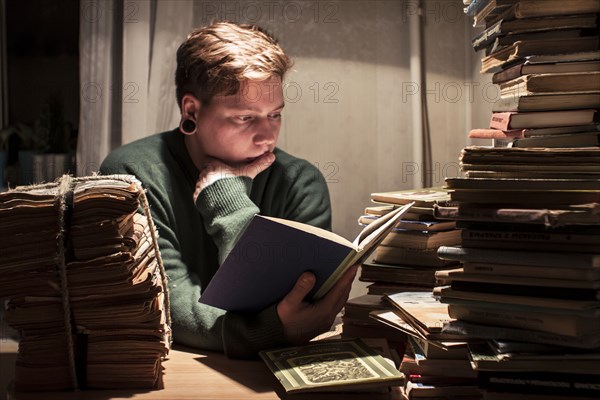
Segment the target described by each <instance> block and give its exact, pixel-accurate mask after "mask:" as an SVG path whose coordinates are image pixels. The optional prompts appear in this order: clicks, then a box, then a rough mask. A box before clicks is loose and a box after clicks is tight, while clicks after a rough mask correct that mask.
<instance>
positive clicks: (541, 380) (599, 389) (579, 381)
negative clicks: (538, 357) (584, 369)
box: [477, 371, 600, 398]
mask: <svg viewBox="0 0 600 400" xmlns="http://www.w3.org/2000/svg"><path fill="white" fill-rule="evenodd" d="M477 378H478V381H479V386H480V387H481V388H484V389H486V390H490V391H493V392H516V393H532V394H533V393H540V394H553V395H568V396H596V397H595V398H600V384H598V382H599V380H600V376H599V375H593V374H589V375H588V374H566V373H556V372H530V371H519V372H502V371H479V373H478V375H477Z"/></svg>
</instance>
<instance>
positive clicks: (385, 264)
mask: <svg viewBox="0 0 600 400" xmlns="http://www.w3.org/2000/svg"><path fill="white" fill-rule="evenodd" d="M371 200H372V201H373V202H374V203H376V205H373V206H369V207H366V208H365V212H364V215H362V216H361V217H360V218H359V224H360V225H362V226H367V225H369V224H370V223H372V222H373V221H376V220H377V219H378V218H380V217H381V216H382V215H385V214H387V213H388V212H390V211H391V210H394V209H395V208H398V207H401V206H403V205H405V204H409V203H413V202H414V205H413V206H412V207H411V208H410V210H409V211H408V213H406V214H405V215H404V216H403V217H402V221H401V222H400V223H399V224H398V225H396V227H394V229H393V230H392V232H391V233H389V234H388V235H387V236H386V238H385V239H384V240H383V241H382V242H381V244H380V245H379V246H378V247H377V248H376V250H375V253H374V256H373V257H371V258H370V259H368V260H367V261H366V262H364V263H363V264H362V268H361V272H360V277H359V279H360V280H361V281H363V282H369V283H370V285H369V286H368V294H366V295H363V296H359V297H355V298H352V299H350V300H348V302H347V303H346V306H345V308H344V315H343V317H342V321H343V335H344V336H345V337H363V338H365V337H369V338H370V337H385V338H387V339H388V340H389V341H390V342H391V343H392V344H396V345H397V348H399V349H400V350H401V351H402V349H403V348H404V347H403V343H405V342H406V335H405V334H404V333H403V332H400V331H398V330H396V329H394V328H391V327H387V326H384V325H381V324H380V323H378V322H377V321H375V320H374V319H372V318H370V316H369V313H370V312H372V311H377V310H386V309H390V308H391V306H390V305H389V304H388V303H387V302H386V301H385V299H384V298H383V297H382V296H383V295H384V294H385V293H397V292H402V291H424V292H429V293H431V290H432V289H433V287H434V286H435V279H436V278H435V272H436V271H438V270H440V269H444V268H446V269H448V268H452V265H456V263H455V262H453V261H446V260H442V259H440V258H439V257H438V256H437V249H438V247H440V246H442V245H454V244H459V243H460V231H459V230H457V229H456V227H455V224H454V222H452V221H447V220H445V221H440V220H437V219H436V218H435V217H434V216H433V205H434V204H442V205H448V204H449V195H448V192H447V190H445V189H442V188H426V189H418V190H401V191H394V192H382V193H372V194H371Z"/></svg>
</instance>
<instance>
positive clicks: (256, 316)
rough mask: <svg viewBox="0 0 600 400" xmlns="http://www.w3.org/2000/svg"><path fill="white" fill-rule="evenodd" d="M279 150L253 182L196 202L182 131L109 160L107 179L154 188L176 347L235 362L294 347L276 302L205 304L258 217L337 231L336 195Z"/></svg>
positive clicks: (210, 190)
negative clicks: (120, 177)
mask: <svg viewBox="0 0 600 400" xmlns="http://www.w3.org/2000/svg"><path fill="white" fill-rule="evenodd" d="M274 153H275V155H276V157H277V158H276V161H275V162H274V163H273V164H272V165H271V166H270V167H269V168H268V169H267V170H265V171H263V172H262V173H261V174H259V175H258V176H257V177H256V178H255V179H254V180H252V179H250V178H248V177H235V178H226V179H221V180H219V181H217V182H215V183H213V184H212V185H210V186H208V187H207V188H205V189H204V190H203V191H202V192H201V193H200V195H199V197H198V199H197V202H196V204H194V202H193V193H194V189H195V185H196V180H197V178H198V176H199V171H198V169H197V168H196V167H195V166H194V164H193V162H192V160H191V158H190V156H189V154H188V152H187V149H186V147H185V143H184V138H183V135H182V134H181V133H180V132H179V131H178V130H177V129H176V130H173V131H170V132H164V133H160V134H157V135H153V136H150V137H147V138H144V139H141V140H138V141H136V142H133V143H130V144H127V145H125V146H122V147H120V148H119V149H117V150H115V151H113V152H112V153H111V154H110V155H109V156H108V157H107V158H106V159H105V160H104V162H103V163H102V165H101V167H100V172H101V173H102V174H131V175H135V176H136V177H137V178H138V179H139V180H140V181H141V182H142V184H143V186H144V188H145V189H146V190H147V197H148V201H149V203H150V209H151V212H152V217H153V219H154V223H155V224H156V226H157V228H158V233H159V239H158V244H159V247H160V251H161V255H162V259H163V262H164V265H165V269H166V272H167V275H168V277H169V295H170V302H171V317H172V329H173V337H174V340H175V342H178V343H181V344H184V345H188V346H192V347H198V348H203V349H208V350H215V351H222V352H225V353H226V354H227V355H228V356H230V357H254V356H256V354H257V353H258V351H259V350H262V349H265V348H269V347H278V346H285V345H288V343H287V342H286V340H285V337H284V334H283V327H282V325H281V322H280V320H279V318H278V316H277V312H276V305H273V306H271V307H268V308H267V309H265V310H263V311H261V312H259V313H234V312H225V311H223V310H220V309H217V308H214V307H210V306H207V305H204V304H200V303H199V302H198V299H199V298H200V295H201V293H202V289H203V288H205V287H206V285H207V284H208V282H209V281H210V280H211V278H212V276H213V275H214V273H215V271H216V270H217V268H218V267H219V265H220V261H222V260H220V258H221V257H222V255H224V254H227V252H228V251H229V250H230V249H231V247H232V245H233V243H234V241H235V238H236V237H237V235H238V234H239V233H240V232H241V230H242V229H243V228H244V226H245V225H246V223H247V222H248V221H249V220H250V219H251V218H252V217H253V216H254V215H255V214H257V213H259V214H261V215H267V216H274V217H280V218H286V219H291V220H296V221H300V222H305V223H308V224H312V225H315V226H319V227H322V228H325V229H331V208H330V201H329V193H328V190H327V185H326V182H325V179H324V178H323V176H322V174H321V173H320V172H319V170H318V169H317V168H315V167H314V166H313V165H311V164H309V163H308V162H307V161H305V160H301V159H298V158H295V157H293V156H291V155H289V154H287V153H285V152H284V151H282V150H279V149H275V151H274ZM282 267H285V266H282ZM309 268H310V266H307V269H309Z"/></svg>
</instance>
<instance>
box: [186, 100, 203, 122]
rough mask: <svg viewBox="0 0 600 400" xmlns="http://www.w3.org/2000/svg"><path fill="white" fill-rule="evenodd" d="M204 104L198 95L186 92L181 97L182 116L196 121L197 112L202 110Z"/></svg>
mask: <svg viewBox="0 0 600 400" xmlns="http://www.w3.org/2000/svg"><path fill="white" fill-rule="evenodd" d="M201 106H202V104H201V103H200V100H198V98H196V96H194V95H192V94H189V93H188V94H185V95H184V96H183V98H182V99H181V118H182V119H189V120H192V121H194V122H196V113H197V112H198V110H200V107H201Z"/></svg>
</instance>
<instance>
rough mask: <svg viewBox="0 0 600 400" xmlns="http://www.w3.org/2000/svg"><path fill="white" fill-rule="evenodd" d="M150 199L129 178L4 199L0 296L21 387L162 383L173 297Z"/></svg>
mask: <svg viewBox="0 0 600 400" xmlns="http://www.w3.org/2000/svg"><path fill="white" fill-rule="evenodd" d="M144 196H145V195H144V193H143V190H142V188H141V185H140V184H139V182H138V181H136V180H135V178H133V177H131V176H110V177H99V176H95V177H88V178H71V177H70V176H63V177H62V178H61V179H60V180H59V181H57V182H56V183H51V184H46V185H37V186H30V187H20V188H17V189H14V190H10V191H8V192H5V193H2V194H0V232H1V233H0V237H1V240H0V250H1V252H2V258H1V259H0V298H4V299H9V300H8V302H7V310H6V315H5V318H6V321H7V323H8V324H9V325H10V326H12V327H13V328H14V329H16V330H17V331H18V332H19V333H20V342H19V353H18V356H17V362H16V368H15V381H14V387H15V390H17V391H47V390H69V389H85V388H157V387H159V386H160V384H161V374H162V370H161V362H162V360H163V358H164V357H165V356H166V354H167V352H168V349H169V347H170V328H169V322H170V321H169V313H168V295H167V290H166V288H167V286H166V277H165V274H164V268H163V267H162V262H161V259H160V254H159V253H158V245H157V242H156V237H157V236H156V231H155V229H154V225H153V224H152V221H151V218H150V214H149V212H148V208H147V206H145V207H141V206H144V204H145V197H144ZM140 208H143V209H144V211H145V212H144V213H140V212H139V211H138V210H139V209H140Z"/></svg>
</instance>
